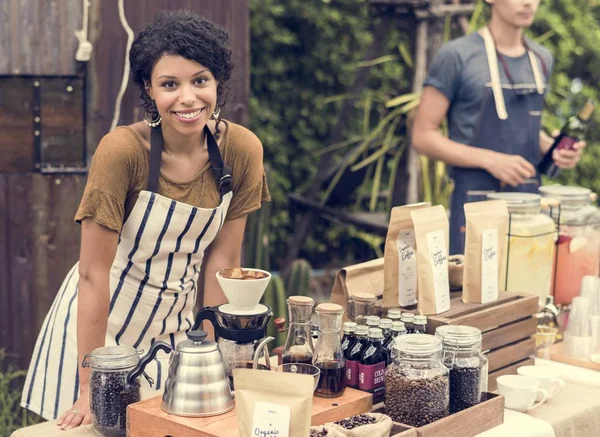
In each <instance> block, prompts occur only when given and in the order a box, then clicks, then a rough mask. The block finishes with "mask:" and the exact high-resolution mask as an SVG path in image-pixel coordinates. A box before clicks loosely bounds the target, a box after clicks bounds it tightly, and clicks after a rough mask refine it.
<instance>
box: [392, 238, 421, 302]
mask: <svg viewBox="0 0 600 437" xmlns="http://www.w3.org/2000/svg"><path fill="white" fill-rule="evenodd" d="M415 246H416V243H415V230H414V229H405V230H402V231H400V233H399V234H398V237H397V238H396V248H397V249H398V304H399V305H400V306H401V307H407V306H410V305H415V304H416V303H417V254H416V252H415Z"/></svg>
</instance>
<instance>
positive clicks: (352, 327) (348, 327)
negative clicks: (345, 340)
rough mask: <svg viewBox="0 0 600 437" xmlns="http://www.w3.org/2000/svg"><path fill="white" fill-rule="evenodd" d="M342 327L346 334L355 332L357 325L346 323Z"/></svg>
mask: <svg viewBox="0 0 600 437" xmlns="http://www.w3.org/2000/svg"><path fill="white" fill-rule="evenodd" d="M342 326H343V328H342V329H343V330H344V331H345V332H355V331H356V328H357V325H356V323H354V322H344V324H343V325H342Z"/></svg>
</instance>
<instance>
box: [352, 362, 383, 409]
mask: <svg viewBox="0 0 600 437" xmlns="http://www.w3.org/2000/svg"><path fill="white" fill-rule="evenodd" d="M358 388H359V389H360V390H363V391H368V392H369V393H373V403H374V404H375V403H378V402H382V401H383V398H384V395H385V361H381V362H379V363H376V364H359V365H358Z"/></svg>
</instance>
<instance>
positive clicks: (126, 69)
mask: <svg viewBox="0 0 600 437" xmlns="http://www.w3.org/2000/svg"><path fill="white" fill-rule="evenodd" d="M119 20H120V21H121V25H122V26H123V29H125V32H127V47H126V48H125V66H124V67H123V79H122V80H121V88H120V89H119V94H117V100H116V102H115V112H114V116H113V119H112V123H111V124H110V131H112V130H114V128H115V127H117V123H118V122H119V118H120V117H121V100H123V94H125V90H126V89H127V82H128V81H129V51H130V50H131V45H132V44H133V39H134V36H135V35H134V33H133V30H132V29H131V27H129V23H127V17H126V16H125V7H124V6H123V0H119Z"/></svg>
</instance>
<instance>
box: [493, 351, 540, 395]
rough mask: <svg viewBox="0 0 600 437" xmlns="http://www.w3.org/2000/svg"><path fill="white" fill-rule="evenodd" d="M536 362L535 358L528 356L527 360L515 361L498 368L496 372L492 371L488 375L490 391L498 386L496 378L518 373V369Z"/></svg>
mask: <svg viewBox="0 0 600 437" xmlns="http://www.w3.org/2000/svg"><path fill="white" fill-rule="evenodd" d="M534 364H535V359H534V358H527V359H525V360H522V361H519V362H517V363H513V364H511V365H510V366H507V367H504V368H503V369H499V370H496V371H495V372H491V373H490V374H489V375H488V391H494V390H496V389H497V388H498V386H497V384H496V379H497V378H498V377H499V376H502V375H516V374H517V369H518V368H519V367H521V366H533V365H534Z"/></svg>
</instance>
